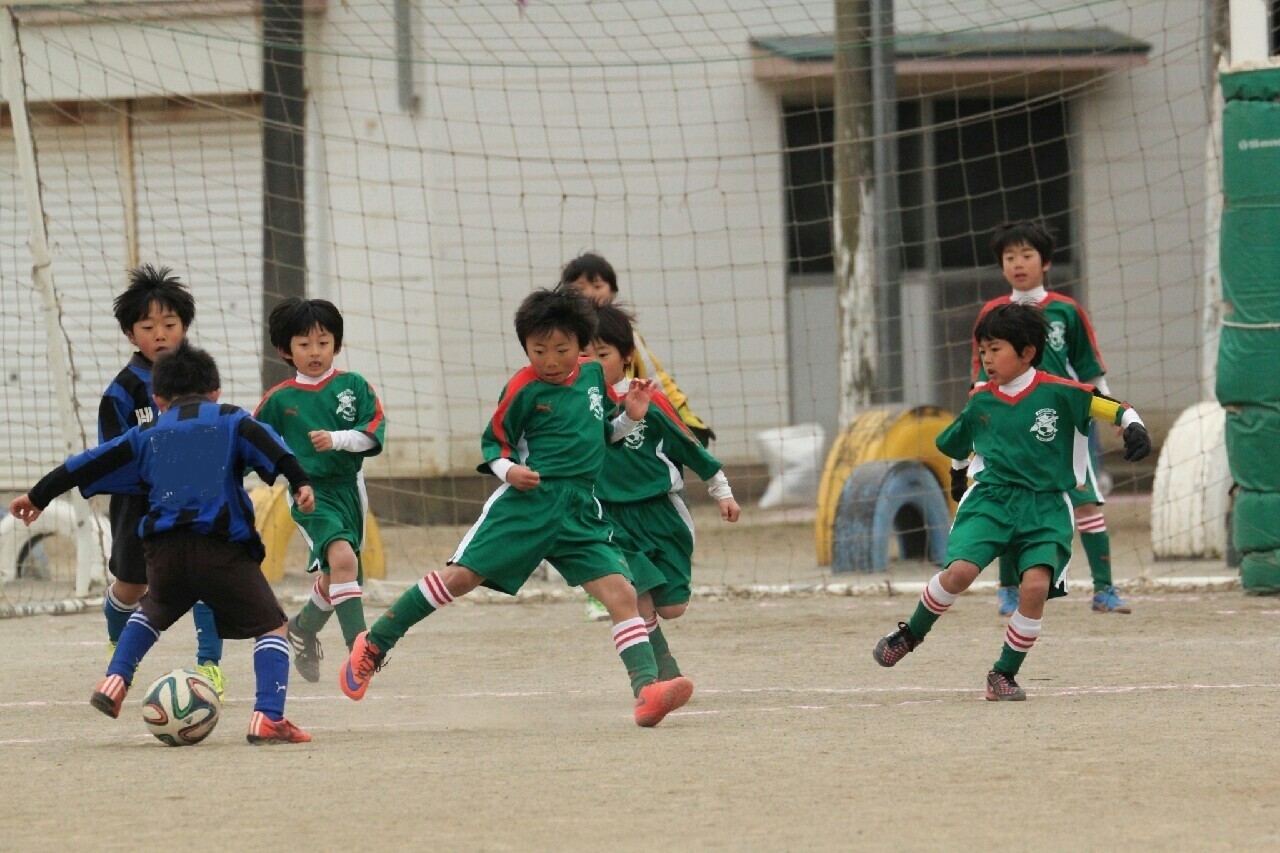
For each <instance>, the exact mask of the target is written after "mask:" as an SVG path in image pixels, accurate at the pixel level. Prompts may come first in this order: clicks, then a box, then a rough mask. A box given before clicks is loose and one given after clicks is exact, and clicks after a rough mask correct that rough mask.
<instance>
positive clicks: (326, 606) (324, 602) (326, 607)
mask: <svg viewBox="0 0 1280 853" xmlns="http://www.w3.org/2000/svg"><path fill="white" fill-rule="evenodd" d="M311 603H312V604H314V605H315V606H316V607H318V608H320V609H321V610H323V611H324V612H326V613H328V612H329V611H330V610H332V609H333V602H332V601H330V600H329V596H327V595H325V594H324V588H323V587H321V586H320V578H316V582H315V583H313V584H312V585H311Z"/></svg>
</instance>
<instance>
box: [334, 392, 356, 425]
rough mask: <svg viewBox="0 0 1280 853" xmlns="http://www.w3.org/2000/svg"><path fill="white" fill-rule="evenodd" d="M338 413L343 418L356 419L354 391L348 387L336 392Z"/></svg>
mask: <svg viewBox="0 0 1280 853" xmlns="http://www.w3.org/2000/svg"><path fill="white" fill-rule="evenodd" d="M338 414H339V415H342V417H343V419H344V420H348V421H352V422H354V421H355V419H356V392H355V391H352V390H351V389H350V388H347V389H345V390H342V391H339V392H338Z"/></svg>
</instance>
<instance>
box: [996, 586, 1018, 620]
mask: <svg viewBox="0 0 1280 853" xmlns="http://www.w3.org/2000/svg"><path fill="white" fill-rule="evenodd" d="M996 600H997V602H998V604H997V609H998V610H999V611H1000V615H1001V616H1012V615H1013V611H1015V610H1017V609H1018V602H1019V601H1021V600H1022V596H1021V595H1020V594H1019V592H1018V588H1017V587H1016V586H1002V587H1000V593H999V595H998V596H997V597H996Z"/></svg>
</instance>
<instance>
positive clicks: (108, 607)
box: [102, 586, 138, 643]
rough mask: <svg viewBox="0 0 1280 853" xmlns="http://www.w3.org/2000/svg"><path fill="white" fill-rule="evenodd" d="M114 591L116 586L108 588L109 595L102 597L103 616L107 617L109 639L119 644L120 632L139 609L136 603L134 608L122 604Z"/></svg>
mask: <svg viewBox="0 0 1280 853" xmlns="http://www.w3.org/2000/svg"><path fill="white" fill-rule="evenodd" d="M114 590H115V587H114V586H110V587H107V594H106V595H104V596H102V615H103V616H106V617H107V639H108V640H110V641H111V642H113V643H118V642H120V632H121V631H123V630H124V623H126V622H128V621H129V617H130V616H132V615H133V613H134V611H135V610H137V609H138V605H137V603H136V602H135V603H134V605H133V606H132V607H130V606H129V605H127V604H121V603H120V600H119V599H118V598H116V596H115V592H114Z"/></svg>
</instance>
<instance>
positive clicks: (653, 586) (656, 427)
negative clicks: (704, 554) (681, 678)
mask: <svg viewBox="0 0 1280 853" xmlns="http://www.w3.org/2000/svg"><path fill="white" fill-rule="evenodd" d="M596 319H597V327H596V338H595V340H593V341H592V342H591V346H590V347H588V350H589V352H590V353H591V355H592V356H594V357H595V359H596V360H597V361H598V362H600V366H601V367H603V368H604V378H605V381H606V382H608V383H609V385H610V386H611V387H612V388H613V390H614V392H615V393H625V391H626V389H627V387H628V384H629V381H630V380H628V379H627V369H628V366H629V365H630V363H631V361H632V360H633V359H634V358H635V357H636V342H635V337H634V335H633V332H632V325H631V318H630V317H629V316H628V315H627V313H626V312H625V311H623V310H622V309H620V308H618V307H617V306H615V305H602V306H600V308H599V309H598V310H597V311H596ZM685 466H688V467H689V468H691V469H693V471H694V472H695V473H697V475H698V476H699V477H700V478H702V479H703V480H705V481H707V483H708V489H707V490H708V491H709V492H710V494H711V497H712V498H714V499H715V501H716V503H717V504H718V505H719V507H720V517H721V518H722V519H724V520H725V521H730V522H732V521H737V520H738V515H739V512H740V510H739V507H738V502H737V501H735V500H734V499H733V490H732V489H730V488H729V481H728V479H726V478H725V476H724V471H723V470H721V469H722V468H723V465H722V464H721V462H720V460H718V459H716V458H715V457H714V456H712V455H711V454H710V453H708V452H707V450H706V448H704V447H703V446H702V445H701V444H700V443H699V442H698V440H697V438H695V437H694V435H693V433H692V432H691V431H690V430H689V427H688V426H687V425H686V424H685V423H684V422H683V421H682V420H681V418H680V416H679V415H678V414H677V413H676V409H675V406H673V405H672V403H671V401H670V400H668V399H667V397H666V395H664V394H663V393H662V392H661V391H658V392H656V393H655V394H654V395H653V401H652V403H651V404H650V406H649V411H648V412H647V413H646V414H645V416H644V420H643V421H642V422H641V423H640V424H638V425H637V426H636V428H635V430H634V431H633V432H632V433H631V434H630V435H628V436H627V437H626V438H625V439H623V440H622V441H619V442H617V443H615V444H611V445H610V446H609V450H608V452H607V453H606V454H605V462H604V470H603V471H602V472H601V474H600V479H599V480H598V481H597V483H596V495H597V496H598V497H599V498H600V503H601V505H602V506H603V507H604V513H605V517H606V518H608V519H609V520H610V521H611V522H613V526H614V528H613V529H614V536H613V541H614V542H616V543H617V544H618V547H619V548H621V549H622V553H623V554H625V555H626V557H627V563H628V564H629V565H630V566H631V573H632V576H633V578H634V579H635V585H636V591H637V592H638V593H639V603H640V615H641V616H642V617H643V618H644V621H645V628H646V629H647V630H648V632H649V642H650V643H652V644H653V653H654V655H655V656H656V657H657V660H658V677H659V678H675V677H676V676H678V675H680V668H679V666H678V665H677V664H676V660H675V657H674V656H672V654H671V649H670V647H669V646H668V645H667V641H666V638H665V637H663V635H662V629H661V628H659V627H658V617H659V616H661V617H662V618H663V619H675V618H677V617H679V616H681V615H683V614H684V611H685V609H686V608H688V606H689V595H690V589H689V584H690V579H691V577H692V568H693V564H692V557H693V541H694V534H693V518H692V517H691V516H690V515H689V509H688V507H687V506H685V502H684V500H683V499H682V498H681V497H680V491H681V490H682V489H683V488H684V468H685Z"/></svg>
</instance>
